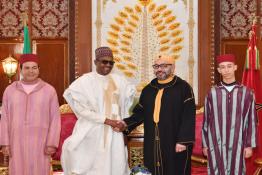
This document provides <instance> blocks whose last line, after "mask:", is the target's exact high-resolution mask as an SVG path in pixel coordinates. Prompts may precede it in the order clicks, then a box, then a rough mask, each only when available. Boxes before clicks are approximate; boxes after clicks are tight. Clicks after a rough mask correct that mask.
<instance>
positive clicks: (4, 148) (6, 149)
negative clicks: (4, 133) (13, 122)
mask: <svg viewBox="0 0 262 175" xmlns="http://www.w3.org/2000/svg"><path fill="white" fill-rule="evenodd" d="M2 152H3V154H4V155H5V156H9V157H11V151H10V146H2Z"/></svg>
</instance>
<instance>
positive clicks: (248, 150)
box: [244, 147, 253, 159]
mask: <svg viewBox="0 0 262 175" xmlns="http://www.w3.org/2000/svg"><path fill="white" fill-rule="evenodd" d="M252 154H253V150H252V148H251V147H247V148H244V157H245V158H246V159H248V158H250V157H251V156H252Z"/></svg>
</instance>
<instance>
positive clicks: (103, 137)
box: [62, 47, 135, 175]
mask: <svg viewBox="0 0 262 175" xmlns="http://www.w3.org/2000/svg"><path fill="white" fill-rule="evenodd" d="M95 55H96V59H95V61H94V62H95V65H96V71H94V72H90V73H87V74H84V75H83V76H81V77H80V78H78V79H77V80H75V81H74V82H73V83H72V84H71V85H70V86H69V88H68V89H66V91H65V92H64V98H65V99H66V101H67V102H68V104H69V105H70V107H71V108H72V110H73V111H74V113H75V114H76V116H77V118H78V120H77V123H76V125H75V128H74V131H73V134H72V136H70V137H69V138H68V139H67V140H65V142H64V145H63V150H62V166H63V169H64V173H65V175H69V174H73V173H75V174H81V175H112V174H114V175H115V174H116V175H129V173H130V170H129V167H128V162H127V149H126V146H125V144H124V139H123V134H122V133H119V132H114V130H113V128H115V127H116V126H117V125H119V122H117V120H122V117H123V116H128V109H129V107H130V106H131V104H132V102H133V97H134V95H135V88H134V86H132V85H130V84H129V83H128V82H127V81H126V80H125V79H124V78H123V77H121V76H119V75H116V74H113V73H111V71H112V69H113V66H114V60H113V53H112V51H111V49H110V48H108V47H100V48H98V49H96V51H95Z"/></svg>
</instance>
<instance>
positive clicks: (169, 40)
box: [106, 0, 184, 84]
mask: <svg viewBox="0 0 262 175" xmlns="http://www.w3.org/2000/svg"><path fill="white" fill-rule="evenodd" d="M113 19H114V20H113V21H112V22H111V23H110V25H109V30H108V32H107V39H106V41H107V44H108V45H109V47H111V48H114V50H117V53H116V52H115V53H114V56H115V60H116V62H117V64H116V68H117V69H118V70H119V71H121V72H122V73H123V74H124V75H126V76H127V77H129V78H134V77H135V78H137V79H138V80H139V83H140V84H144V83H145V82H148V81H149V80H150V79H151V78H152V73H153V69H152V67H151V65H152V62H153V60H154V59H155V58H156V57H157V56H158V55H159V54H169V55H174V59H178V58H179V54H180V51H181V49H182V48H183V39H184V38H183V37H182V34H183V32H182V30H181V29H180V22H179V21H177V18H176V16H175V15H174V14H173V12H172V9H168V6H167V5H166V4H162V5H161V4H159V5H157V4H156V3H154V1H153V0H139V1H138V3H137V4H136V5H134V6H124V7H123V8H122V9H121V10H119V12H118V13H117V15H116V16H114V18H113ZM152 51H153V52H152ZM127 58H128V59H127ZM137 58H140V59H137Z"/></svg>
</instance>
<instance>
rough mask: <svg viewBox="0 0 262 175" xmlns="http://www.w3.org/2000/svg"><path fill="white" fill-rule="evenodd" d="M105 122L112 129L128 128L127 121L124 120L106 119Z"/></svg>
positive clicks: (119, 130) (118, 130) (122, 129)
mask: <svg viewBox="0 0 262 175" xmlns="http://www.w3.org/2000/svg"><path fill="white" fill-rule="evenodd" d="M104 123H105V124H106V125H109V126H111V127H112V129H113V130H114V131H117V132H122V131H124V130H125V129H126V123H125V122H124V121H122V120H111V119H106V120H105V122H104Z"/></svg>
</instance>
